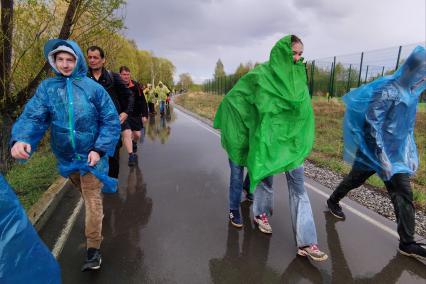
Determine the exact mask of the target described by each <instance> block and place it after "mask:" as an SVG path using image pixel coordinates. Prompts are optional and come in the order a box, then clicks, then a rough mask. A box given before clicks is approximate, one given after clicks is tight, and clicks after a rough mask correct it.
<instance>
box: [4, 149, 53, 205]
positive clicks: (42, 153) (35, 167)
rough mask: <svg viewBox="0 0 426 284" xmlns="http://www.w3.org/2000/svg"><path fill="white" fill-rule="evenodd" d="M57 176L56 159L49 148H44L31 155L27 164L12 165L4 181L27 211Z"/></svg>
mask: <svg viewBox="0 0 426 284" xmlns="http://www.w3.org/2000/svg"><path fill="white" fill-rule="evenodd" d="M58 176H59V174H58V171H57V169H56V159H55V157H54V155H53V154H52V152H51V151H50V148H49V147H44V149H40V150H39V151H38V152H36V153H35V154H34V155H32V157H31V158H30V160H29V161H28V162H26V163H24V164H21V163H16V164H15V165H13V166H12V169H11V170H10V171H8V172H7V174H6V179H7V181H8V182H9V183H10V185H11V186H12V188H13V189H14V190H15V192H16V194H17V195H18V197H19V199H20V201H21V203H22V205H23V206H24V208H25V210H28V209H29V208H30V207H31V206H32V205H33V204H34V203H35V202H37V200H38V199H39V198H40V197H41V195H42V194H43V192H45V191H46V190H47V189H48V188H49V186H50V185H51V184H52V183H53V182H54V181H55V179H56V178H57V177H58Z"/></svg>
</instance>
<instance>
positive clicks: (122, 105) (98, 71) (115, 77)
mask: <svg viewBox="0 0 426 284" xmlns="http://www.w3.org/2000/svg"><path fill="white" fill-rule="evenodd" d="M87 61H88V63H89V71H88V73H87V76H88V77H89V78H92V79H93V80H95V81H96V82H97V83H99V84H101V85H102V86H103V87H104V88H105V90H106V91H107V92H108V94H109V95H110V97H111V99H112V100H113V102H114V105H115V107H116V109H117V112H118V114H119V117H120V123H121V131H124V130H125V129H124V128H123V126H124V127H125V126H126V124H124V122H125V121H126V120H127V118H128V116H129V114H130V113H131V112H132V111H133V105H134V97H133V96H132V91H131V90H130V89H129V87H128V86H127V85H126V84H125V83H124V82H123V80H121V77H120V75H119V74H117V73H114V72H111V71H109V70H107V69H106V68H105V67H104V65H105V52H104V51H103V49H102V48H100V47H99V46H91V47H89V48H88V49H87ZM120 147H121V143H118V145H117V148H116V149H115V153H114V156H113V157H110V159H109V173H108V175H109V176H111V177H114V178H118V173H119V170H120V168H119V166H120V157H119V152H120ZM103 191H104V192H105V191H110V189H106V188H105V187H104V189H103ZM112 191H115V189H112Z"/></svg>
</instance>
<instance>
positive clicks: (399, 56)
mask: <svg viewBox="0 0 426 284" xmlns="http://www.w3.org/2000/svg"><path fill="white" fill-rule="evenodd" d="M401 50H402V45H400V46H399V49H398V58H397V59H396V66H395V71H396V69H398V67H399V59H400V58H401Z"/></svg>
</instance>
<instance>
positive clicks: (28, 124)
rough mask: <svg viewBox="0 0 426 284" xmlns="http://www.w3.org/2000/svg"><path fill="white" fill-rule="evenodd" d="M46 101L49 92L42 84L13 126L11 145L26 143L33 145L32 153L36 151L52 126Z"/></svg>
mask: <svg viewBox="0 0 426 284" xmlns="http://www.w3.org/2000/svg"><path fill="white" fill-rule="evenodd" d="M46 100H47V92H46V89H45V87H44V83H43V82H42V83H41V84H40V85H39V86H38V88H37V91H36V93H35V95H34V96H33V97H32V98H31V99H30V100H29V101H28V103H27V105H26V106H25V108H24V111H23V113H22V114H21V116H20V117H19V118H18V120H17V121H16V123H15V124H14V125H13V128H12V137H11V139H10V145H13V144H14V143H15V142H25V143H28V144H30V145H31V149H32V151H35V150H36V148H37V145H38V143H39V142H40V140H41V138H43V136H44V133H45V132H46V130H47V129H48V128H49V125H50V114H49V108H48V105H47V102H46Z"/></svg>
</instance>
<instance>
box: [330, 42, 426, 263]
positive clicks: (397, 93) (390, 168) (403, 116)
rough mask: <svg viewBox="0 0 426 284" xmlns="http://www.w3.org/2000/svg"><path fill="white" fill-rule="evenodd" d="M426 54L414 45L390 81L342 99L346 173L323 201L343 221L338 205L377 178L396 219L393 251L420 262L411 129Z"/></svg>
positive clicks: (425, 255)
mask: <svg viewBox="0 0 426 284" xmlns="http://www.w3.org/2000/svg"><path fill="white" fill-rule="evenodd" d="M425 80H426V51H425V48H424V47H421V46H418V47H417V48H416V49H414V51H413V52H412V53H411V55H410V56H409V57H408V58H407V60H406V61H405V62H404V64H403V65H402V66H401V67H400V68H399V69H398V70H397V71H396V72H395V73H394V74H393V75H391V76H386V77H382V78H379V79H376V80H375V81H373V82H371V83H369V84H367V85H364V86H362V87H360V88H358V89H356V90H354V91H351V92H350V93H348V94H347V95H346V96H344V97H343V101H344V102H345V104H346V113H345V119H344V127H343V136H344V142H345V152H344V159H345V160H346V161H348V162H350V163H352V170H351V172H350V173H349V174H348V175H347V176H346V177H345V178H344V179H343V181H342V182H341V183H340V184H339V185H338V186H337V188H336V189H335V190H334V192H333V194H332V195H331V196H330V198H329V199H328V200H327V205H328V208H329V209H330V212H331V214H333V215H334V216H335V217H337V218H340V219H344V218H345V214H344V213H343V210H342V207H341V206H340V205H339V201H340V200H341V199H342V198H343V197H345V196H346V195H347V194H348V193H349V191H351V190H352V189H354V188H357V187H359V186H361V185H362V184H363V183H364V182H365V181H366V180H367V179H368V178H369V177H370V176H372V175H374V174H377V175H378V176H379V177H380V178H381V179H382V180H383V181H384V183H385V186H386V189H387V191H388V192H389V195H390V199H391V201H392V204H393V207H394V210H395V215H396V219H397V231H398V234H399V252H400V253H401V254H403V255H407V256H412V257H416V258H419V259H423V260H424V259H426V249H425V247H424V246H422V244H420V243H416V242H415V241H414V231H415V230H414V228H415V218H414V217H415V209H414V205H413V192H412V189H411V185H410V176H411V175H413V174H414V173H415V172H416V170H417V168H418V165H419V159H418V155H417V147H416V144H415V142H414V124H415V122H416V111H417V105H418V103H419V96H420V95H421V93H422V92H423V91H424V90H425V89H426V81H425Z"/></svg>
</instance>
